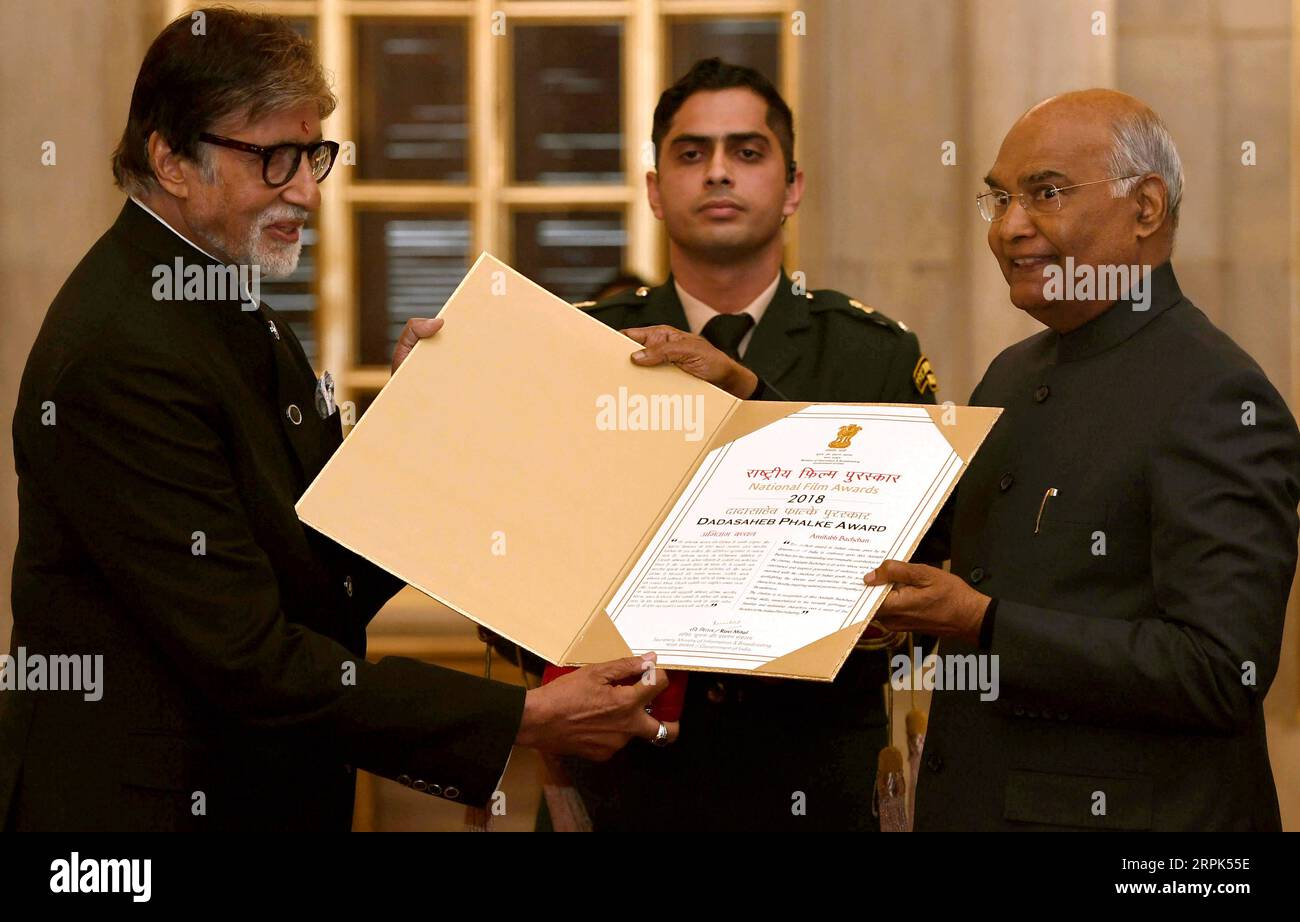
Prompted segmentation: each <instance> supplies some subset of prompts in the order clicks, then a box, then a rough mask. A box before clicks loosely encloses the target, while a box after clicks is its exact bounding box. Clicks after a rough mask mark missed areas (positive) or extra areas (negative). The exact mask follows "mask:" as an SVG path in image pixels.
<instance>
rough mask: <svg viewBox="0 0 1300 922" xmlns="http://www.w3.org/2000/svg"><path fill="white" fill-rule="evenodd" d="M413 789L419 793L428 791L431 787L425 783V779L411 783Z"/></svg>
mask: <svg viewBox="0 0 1300 922" xmlns="http://www.w3.org/2000/svg"><path fill="white" fill-rule="evenodd" d="M411 787H412V788H414V789H415V790H417V791H427V790H428V789H429V785H427V784H426V783H425V781H424V779H423V778H420V779H418V780H416V781H413V782H411Z"/></svg>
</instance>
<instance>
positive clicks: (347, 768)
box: [343, 765, 352, 775]
mask: <svg viewBox="0 0 1300 922" xmlns="http://www.w3.org/2000/svg"><path fill="white" fill-rule="evenodd" d="M343 774H345V775H350V774H352V766H351V765H344V766H343Z"/></svg>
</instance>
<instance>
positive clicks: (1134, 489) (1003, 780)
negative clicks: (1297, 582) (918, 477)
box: [916, 263, 1300, 830]
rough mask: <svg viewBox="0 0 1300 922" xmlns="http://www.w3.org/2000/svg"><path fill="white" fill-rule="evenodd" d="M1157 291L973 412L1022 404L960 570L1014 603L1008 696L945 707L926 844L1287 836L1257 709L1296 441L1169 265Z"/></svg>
mask: <svg viewBox="0 0 1300 922" xmlns="http://www.w3.org/2000/svg"><path fill="white" fill-rule="evenodd" d="M1153 283H1154V295H1153V300H1152V303H1151V306H1150V308H1149V310H1146V311H1140V310H1134V309H1133V307H1132V305H1131V304H1130V303H1128V302H1119V303H1117V304H1116V305H1115V306H1113V307H1112V308H1111V309H1110V310H1109V311H1108V312H1106V313H1105V314H1103V315H1101V316H1100V317H1098V318H1096V319H1094V320H1093V321H1092V322H1090V323H1088V324H1085V325H1084V326H1083V327H1081V328H1080V329H1078V330H1075V331H1073V332H1071V333H1068V334H1066V335H1064V336H1062V335H1058V334H1056V333H1054V332H1052V331H1050V330H1048V331H1044V332H1042V333H1039V334H1038V335H1036V336H1033V337H1030V338H1029V339H1027V340H1024V341H1023V342H1020V343H1017V344H1016V345H1014V346H1012V347H1011V348H1009V349H1007V350H1006V351H1005V352H1003V353H1002V354H1001V355H1000V356H998V358H996V359H995V360H994V361H993V364H992V365H990V366H989V369H988V372H987V373H986V374H985V376H984V379H983V380H982V381H981V382H980V384H979V386H978V387H977V388H976V390H975V392H974V394H973V395H972V397H971V403H972V404H975V405H985V406H999V407H1005V408H1006V411H1005V412H1004V413H1003V415H1002V417H1001V419H1000V420H999V421H998V423H997V425H996V426H994V428H993V430H992V432H991V433H990V435H989V438H988V440H987V441H986V442H985V444H984V446H983V448H982V449H981V450H980V452H979V454H978V455H977V456H976V457H975V460H974V462H973V463H972V464H971V466H970V469H969V470H968V471H967V472H966V475H965V476H964V477H963V479H962V482H961V484H960V486H959V487H958V488H957V492H956V500H957V501H956V516H955V520H954V531H953V538H952V541H953V546H952V550H953V558H952V559H953V572H955V573H957V574H959V575H960V576H962V577H963V578H965V579H966V580H968V581H969V582H970V584H971V585H973V586H975V587H976V588H977V589H979V591H980V592H984V593H987V594H989V595H991V596H994V597H996V598H997V599H998V600H999V601H998V606H997V610H996V613H995V615H994V620H993V631H992V643H991V652H992V653H993V654H996V655H997V656H998V663H999V685H1000V696H999V697H998V699H997V700H996V701H993V702H983V701H981V700H980V698H979V696H978V694H977V693H976V692H972V691H957V690H952V691H937V692H936V693H935V697H934V699H933V704H932V709H931V712H930V726H929V737H928V739H927V741H926V746H925V757H924V760H923V767H922V773H921V777H920V779H919V782H918V785H917V819H916V826H917V828H918V829H1032V828H1062V827H1066V828H1102V829H1107V828H1109V829H1160V830H1176V829H1192V830H1196V829H1278V828H1279V827H1280V817H1279V814H1278V804H1277V796H1276V792H1275V789H1274V785H1273V777H1272V773H1271V771H1270V768H1269V760H1268V748H1267V745H1266V741H1265V735H1264V717H1263V713H1262V708H1261V703H1262V702H1263V700H1264V695H1265V693H1266V692H1267V691H1268V687H1269V684H1270V683H1271V682H1272V680H1273V676H1274V673H1275V671H1276V669H1277V664H1278V656H1279V654H1280V651H1281V640H1282V623H1283V620H1284V617H1285V613H1286V601H1287V593H1288V590H1289V588H1290V586H1291V580H1292V577H1293V575H1294V573H1295V565H1296V534H1297V516H1296V504H1297V502H1300V434H1298V433H1297V431H1296V424H1295V420H1294V419H1293V418H1292V415H1291V413H1290V412H1289V411H1288V409H1287V407H1286V404H1285V403H1284V402H1283V400H1282V398H1281V396H1279V395H1278V393H1277V391H1276V390H1275V389H1274V388H1273V386H1272V385H1271V384H1270V383H1269V381H1268V379H1267V378H1266V377H1265V376H1264V373H1263V372H1262V371H1261V370H1260V368H1259V366H1258V365H1256V364H1255V362H1254V361H1253V360H1252V359H1251V358H1250V357H1249V356H1247V355H1246V354H1245V353H1244V352H1242V350H1241V349H1239V348H1238V347H1237V346H1236V345H1235V344H1234V343H1233V342H1232V341H1231V340H1230V339H1229V338H1228V337H1227V336H1226V335H1224V334H1223V333H1222V332H1220V331H1219V330H1218V329H1216V328H1215V327H1214V326H1213V325H1212V324H1211V323H1210V322H1209V320H1207V319H1206V317H1205V315H1204V314H1202V313H1201V312H1200V311H1199V310H1197V309H1196V307H1195V306H1194V305H1193V304H1192V303H1191V302H1190V301H1188V300H1187V299H1186V298H1185V297H1183V295H1182V293H1181V291H1179V288H1178V283H1177V281H1176V280H1175V278H1174V272H1173V269H1172V267H1171V266H1170V265H1169V264H1168V263H1166V264H1165V265H1163V266H1161V267H1160V268H1158V269H1157V270H1155V272H1154V273H1153ZM1051 488H1055V489H1056V490H1057V494H1056V495H1055V496H1051V497H1049V498H1048V499H1047V501H1046V505H1043V502H1044V494H1045V493H1046V491H1047V490H1049V489H1051ZM1040 509H1041V520H1040V519H1039V514H1040ZM1036 524H1037V529H1036V527H1035V526H1036ZM940 652H941V653H945V654H957V655H967V654H972V653H974V652H976V651H975V650H974V649H973V648H972V647H970V646H968V645H965V644H960V643H954V642H949V641H947V640H945V641H943V642H942V643H941V644H940Z"/></svg>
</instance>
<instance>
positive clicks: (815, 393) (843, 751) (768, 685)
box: [566, 273, 936, 830]
mask: <svg viewBox="0 0 1300 922" xmlns="http://www.w3.org/2000/svg"><path fill="white" fill-rule="evenodd" d="M578 306H579V307H581V308H583V309H584V310H586V311H587V312H588V313H589V314H591V316H593V317H595V318H597V319H599V320H601V321H603V322H604V323H606V324H608V325H609V326H611V327H613V328H614V329H617V330H624V329H628V328H630V327H644V326H654V325H656V324H667V325H669V326H673V327H677V328H678V329H681V330H686V329H689V328H688V325H687V321H686V314H685V312H684V311H683V309H682V305H681V301H680V299H679V298H678V297H677V289H676V287H675V286H674V285H673V281H672V279H671V278H670V279H669V280H668V282H667V283H666V284H664V285H661V286H659V287H657V288H639V289H636V290H632V291H627V292H624V293H622V294H618V295H615V296H613V297H611V298H608V299H606V300H604V301H601V302H600V303H598V304H597V303H595V302H586V303H584V304H580V305H578ZM741 361H742V363H743V364H745V365H746V366H747V367H749V368H750V369H751V370H752V371H754V372H755V373H756V374H757V375H758V376H759V378H760V379H761V380H762V381H763V383H764V385H765V386H766V388H767V389H768V392H767V393H766V394H765V397H767V398H769V399H770V398H773V397H776V399H782V398H784V399H786V400H794V401H818V402H823V403H826V402H836V401H845V402H857V403H934V402H935V387H936V381H935V377H934V373H933V371H932V370H931V369H930V364H929V362H928V361H927V360H926V359H925V358H924V357H923V356H922V354H921V350H920V345H919V343H918V341H917V337H916V334H915V333H912V332H911V331H910V330H908V329H907V327H906V326H904V325H903V324H901V323H899V322H897V321H895V320H891V319H890V318H888V317H886V316H885V315H884V314H882V313H880V312H879V311H877V310H874V309H872V308H870V307H867V306H865V305H864V304H862V303H861V302H859V301H857V300H854V299H852V298H849V297H847V296H846V295H843V294H841V293H839V292H837V291H831V290H828V289H822V290H817V291H809V292H801V291H798V290H797V289H796V288H795V286H794V284H793V283H792V282H791V280H790V279H789V277H787V276H786V275H785V274H784V273H782V276H781V281H780V283H779V284H778V286H777V289H776V293H775V295H774V296H773V299H772V301H771V302H770V304H769V305H768V308H767V310H766V312H765V313H764V314H763V317H762V319H761V320H760V321H759V323H758V325H757V326H756V327H755V328H754V331H753V337H752V338H751V340H750V342H749V345H748V348H747V349H746V350H745V353H744V355H743V356H742V357H741ZM772 391H776V392H778V393H777V394H773V393H772ZM925 557H926V555H925V554H923V553H920V552H918V555H917V559H918V560H920V559H923V558H925ZM928 559H931V560H934V559H935V556H930V557H929V558H928ZM887 657H888V654H887V653H886V652H884V651H880V650H876V651H866V650H860V651H856V652H855V653H854V654H853V655H852V656H850V657H849V659H848V661H847V662H846V663H845V664H844V667H843V669H841V671H840V674H839V676H838V678H837V679H836V681H835V682H834V684H831V685H827V684H824V683H818V682H801V681H788V680H766V681H765V680H762V679H757V678H749V677H738V676H732V675H716V676H715V675H708V674H705V673H693V674H692V675H691V677H690V681H689V684H688V691H687V700H686V707H685V711H684V712H683V716H682V733H681V737H680V739H679V740H678V741H677V742H676V743H674V744H673V745H671V746H668V747H666V748H662V749H660V748H656V747H654V746H650V745H648V744H646V743H642V742H640V741H635V740H634V741H633V742H632V743H631V744H629V745H628V746H627V747H625V748H624V749H623V750H622V751H620V752H619V753H618V754H617V755H615V756H614V758H613V759H611V760H610V761H608V762H605V763H601V764H594V763H589V762H580V761H578V760H576V759H575V760H568V762H567V763H566V764H567V765H568V768H569V770H570V774H571V777H572V778H573V781H574V784H575V786H576V787H577V788H578V790H579V791H580V792H581V794H582V796H583V800H584V801H585V802H586V805H587V809H588V811H589V813H590V814H591V818H592V822H593V824H594V826H595V828H596V829H597V830H612V829H642V830H644V829H665V830H667V829H677V830H681V829H685V830H711V829H718V830H723V829H791V830H818V829H853V830H873V829H876V828H878V822H877V820H876V819H875V817H874V816H873V815H872V807H871V790H872V786H873V782H874V778H875V768H876V756H877V754H878V752H879V751H880V749H881V747H883V746H885V745H886V744H887V733H886V715H885V710H884V704H883V694H882V687H883V685H884V683H885V681H886V680H887V677H888V670H887ZM799 794H802V797H799V796H798V795H799ZM800 802H802V804H803V805H804V807H805V812H804V813H803V815H797V814H796V813H795V812H794V810H793V808H794V807H795V805H796V804H797V803H800Z"/></svg>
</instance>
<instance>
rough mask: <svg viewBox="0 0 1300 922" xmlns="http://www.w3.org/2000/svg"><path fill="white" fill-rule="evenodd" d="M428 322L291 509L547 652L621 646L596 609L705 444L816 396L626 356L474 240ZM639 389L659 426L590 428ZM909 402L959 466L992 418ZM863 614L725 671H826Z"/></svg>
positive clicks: (603, 655) (991, 413)
mask: <svg viewBox="0 0 1300 922" xmlns="http://www.w3.org/2000/svg"><path fill="white" fill-rule="evenodd" d="M440 316H442V317H444V318H445V319H446V326H445V327H444V328H443V329H442V330H441V331H439V332H438V333H437V334H436V335H435V336H433V337H432V338H430V339H427V340H423V341H421V342H420V343H419V344H418V345H417V346H416V347H415V349H414V350H413V351H412V352H411V354H410V355H409V356H408V357H407V359H406V360H405V362H404V363H403V364H402V366H401V367H400V368H399V369H398V371H397V373H396V374H395V375H394V376H393V377H392V379H391V380H390V381H389V382H388V384H387V385H386V386H385V387H384V388H383V390H382V391H381V392H380V393H379V395H378V396H377V397H376V399H375V400H374V402H373V404H372V405H371V406H370V408H369V409H368V410H367V412H366V414H365V416H364V417H363V418H362V419H360V420H359V421H358V423H357V425H356V426H355V427H354V428H353V430H352V431H351V433H350V434H349V435H348V437H347V438H346V439H345V440H344V443H343V445H342V447H340V448H339V450H338V451H336V452H335V454H334V456H333V457H332V458H331V459H330V460H329V462H328V463H327V464H326V466H325V467H324V469H323V470H322V471H321V473H320V475H319V476H318V477H317V478H316V479H315V481H314V482H313V483H312V484H311V486H310V487H309V488H308V489H307V491H306V492H305V493H304V494H303V496H302V498H301V499H300V500H299V501H298V504H297V511H298V515H299V517H300V518H301V519H302V520H303V521H304V522H305V523H306V524H307V525H309V526H311V527H312V528H314V529H316V530H317V531H319V532H321V533H323V534H325V535H327V536H328V537H330V538H332V539H333V540H335V541H337V542H338V543H339V544H341V545H343V546H345V547H347V548H349V549H351V550H352V551H354V552H356V553H357V554H360V555H361V556H363V557H365V558H367V559H368V560H371V561H373V562H374V563H375V564H377V565H378V566H380V567H382V568H383V569H385V570H387V571H388V572H390V573H393V574H394V575H396V576H398V577H400V578H401V579H403V580H405V581H406V582H407V583H409V584H410V585H412V586H414V587H415V588H417V589H419V590H420V591H421V592H424V593H425V594H426V595H429V596H431V597H432V598H434V599H437V600H438V601H440V602H442V603H443V604H445V605H447V606H449V607H450V608H452V609H454V610H456V611H458V612H460V613H461V614H463V615H465V616H466V617H468V618H470V619H471V620H473V621H475V622H477V623H479V624H481V625H483V626H484V627H486V628H487V629H489V630H491V631H493V632H494V633H496V634H499V635H501V636H503V637H505V638H507V639H509V640H511V641H513V642H515V643H517V644H519V645H520V646H522V647H525V648H526V649H528V650H531V651H532V652H534V653H536V654H537V655H539V656H541V657H542V658H543V659H545V660H547V661H549V662H552V663H557V664H581V663H590V662H598V661H603V660H609V659H615V658H618V657H622V656H629V655H631V653H632V650H631V649H630V647H629V645H628V643H627V642H626V641H625V640H624V638H623V636H622V635H621V634H620V632H619V629H618V627H616V625H615V623H614V622H613V621H611V619H610V617H609V615H608V614H607V613H606V609H607V607H608V606H609V605H610V600H611V599H612V598H613V597H614V595H615V593H616V592H617V591H618V590H619V588H620V587H621V586H622V584H623V582H624V581H625V580H626V579H627V577H628V575H629V573H631V572H632V570H633V568H634V567H635V566H636V564H637V562H638V561H639V560H640V558H641V555H642V553H643V551H644V550H645V549H646V547H647V546H648V545H649V544H650V542H651V541H652V540H653V539H654V537H655V536H656V534H657V532H658V530H659V528H660V525H661V524H662V523H663V522H664V520H665V518H666V517H667V516H668V515H669V513H670V511H671V510H672V509H673V507H674V503H675V502H676V501H677V499H678V497H679V495H680V494H681V493H682V492H683V490H684V489H685V488H686V486H687V484H688V483H690V482H691V479H692V477H693V475H694V474H695V473H696V471H697V469H698V468H699V467H700V465H701V464H702V462H703V461H704V459H705V457H706V456H707V455H708V454H709V453H710V452H711V451H712V450H713V449H715V448H718V447H719V446H723V445H725V444H726V443H728V442H731V441H732V440H736V439H739V438H741V437H742V436H744V435H746V434H747V433H750V432H753V431H755V430H758V429H760V428H762V427H765V426H767V425H769V424H770V423H773V422H774V421H776V420H779V419H782V418H783V417H786V416H788V415H790V414H793V413H796V412H798V411H800V410H803V409H805V408H808V407H814V406H816V405H813V404H807V403H777V402H761V401H753V402H747V401H743V400H739V399H737V398H735V397H733V396H731V395H730V394H727V393H725V392H724V391H722V390H719V389H718V388H716V387H714V386H712V385H710V384H707V383H705V382H703V381H701V380H699V379H697V378H694V377H692V376H691V375H689V374H687V373H686V372H684V371H682V370H680V369H678V368H676V367H673V366H658V367H654V368H642V367H640V366H636V365H634V364H632V362H631V360H630V356H631V354H632V353H633V352H635V351H636V350H638V349H639V348H640V346H638V345H637V344H636V343H635V342H633V341H632V340H631V339H629V338H627V337H626V336H624V335H623V334H622V333H620V332H617V331H615V330H612V329H610V328H609V327H607V326H605V325H604V324H602V323H600V322H599V321H597V320H595V319H593V318H591V317H588V316H587V315H586V314H584V313H583V312H582V311H581V310H579V309H576V308H574V307H571V306H570V305H568V304H566V303H565V302H564V301H562V300H561V299H559V298H556V297H555V296H554V295H551V294H550V293H549V292H547V291H545V290H544V289H542V288H541V287H539V286H537V285H536V284H534V283H533V282H531V281H529V280H528V279H526V278H524V277H523V276H522V275H520V274H518V273H517V272H515V271H514V270H512V269H510V268H509V267H508V266H506V265H505V264H504V263H502V262H500V261H499V260H497V259H495V258H493V257H492V256H490V255H488V254H486V253H485V254H483V255H481V256H480V257H479V258H478V260H477V261H476V262H475V263H474V266H473V267H472V268H471V269H470V271H469V272H468V274H467V275H466V276H465V278H464V280H463V281H462V282H461V283H460V285H459V286H458V287H457V289H456V290H455V292H454V293H453V294H452V296H451V298H450V299H449V300H448V301H447V303H446V305H445V306H444V307H443V310H442V312H441V314H440ZM636 395H662V396H664V397H665V398H667V399H666V400H665V402H664V403H663V404H662V405H661V409H663V417H664V418H663V420H661V425H660V427H659V428H657V429H643V428H636V427H630V428H629V427H627V426H616V427H611V426H609V425H601V424H598V420H599V419H601V418H602V417H601V414H602V413H605V414H606V415H605V416H604V417H603V418H604V419H605V420H606V422H608V420H609V419H610V418H613V417H611V416H610V415H609V414H611V413H612V414H613V415H614V417H617V418H618V419H619V420H622V421H626V420H625V416H626V413H625V410H626V406H627V405H628V403H629V400H632V399H634V398H635V396H636ZM676 398H680V404H677V403H673V401H675V400H676ZM670 404H671V407H670ZM851 406H854V407H868V406H872V405H865V404H857V405H851ZM691 407H694V408H696V409H697V410H702V412H700V413H695V414H691V413H689V412H687V409H688V408H691ZM611 408H613V409H611ZM671 408H675V410H674V412H671V413H670V412H669V410H670V409H671ZM923 409H924V410H925V411H926V412H928V413H929V414H930V415H931V417H932V419H933V424H934V426H935V427H936V429H937V430H938V431H940V432H941V433H942V435H943V437H944V438H946V439H947V441H948V443H949V444H950V445H951V447H952V450H953V453H954V454H955V456H956V457H957V459H959V463H960V468H961V469H962V470H964V469H965V465H966V463H968V462H969V461H970V459H971V457H972V456H973V455H974V453H975V451H976V449H977V448H978V447H979V444H980V443H981V442H982V440H983V439H984V437H985V435H986V434H987V433H988V431H989V429H990V428H991V426H992V425H993V422H994V421H995V420H996V418H997V415H998V413H999V412H1000V411H999V410H995V409H987V408H981V407H969V408H968V407H958V408H952V407H924V408H923ZM945 412H947V413H949V415H954V416H955V419H948V420H941V415H942V414H944V413H945ZM692 415H694V416H698V418H689V417H691V416H692ZM941 422H942V423H943V424H941ZM672 424H676V425H675V427H674V425H672ZM953 483H955V480H954V481H953ZM950 491H951V485H949V486H948V488H947V490H945V491H943V493H942V497H935V498H934V501H933V502H932V503H931V504H930V505H929V506H927V508H928V509H929V520H930V521H932V520H933V517H934V515H935V514H937V512H938V510H939V508H940V507H941V506H942V498H943V497H946V496H947V494H948V492H950ZM927 524H928V523H927ZM918 540H919V539H918ZM915 543H916V542H913V543H912V546H910V547H907V548H906V555H908V556H910V554H911V553H913V552H914V551H915ZM877 604H878V603H877ZM872 610H874V607H873V609H872ZM868 621H869V613H868V617H867V618H865V619H864V620H861V621H860V622H859V623H856V624H853V625H850V626H848V627H846V628H844V629H841V630H837V631H836V632H834V633H832V634H830V635H828V636H825V637H822V638H821V639H819V640H816V641H815V642H813V643H810V644H808V645H806V646H804V647H802V648H800V649H797V650H793V651H791V652H788V653H785V654H784V655H782V656H779V657H776V658H774V659H772V660H771V661H770V662H766V663H762V664H760V665H758V666H756V667H752V668H745V669H743V670H740V669H738V670H735V671H744V672H758V673H762V674H766V675H774V676H786V677H791V678H804V679H819V680H822V681H828V680H830V679H833V678H834V676H835V674H836V673H837V672H838V670H839V667H840V665H841V664H842V663H843V661H844V659H845V658H846V657H847V655H848V653H849V652H850V651H851V650H852V648H853V645H854V643H855V642H856V641H857V638H858V636H859V635H860V634H861V633H862V630H863V629H864V628H865V627H866V624H867V623H868ZM674 668H678V667H674ZM680 668H692V667H690V666H681V667H680ZM708 671H714V672H716V671H729V670H724V669H717V668H710V669H709V670H708Z"/></svg>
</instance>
